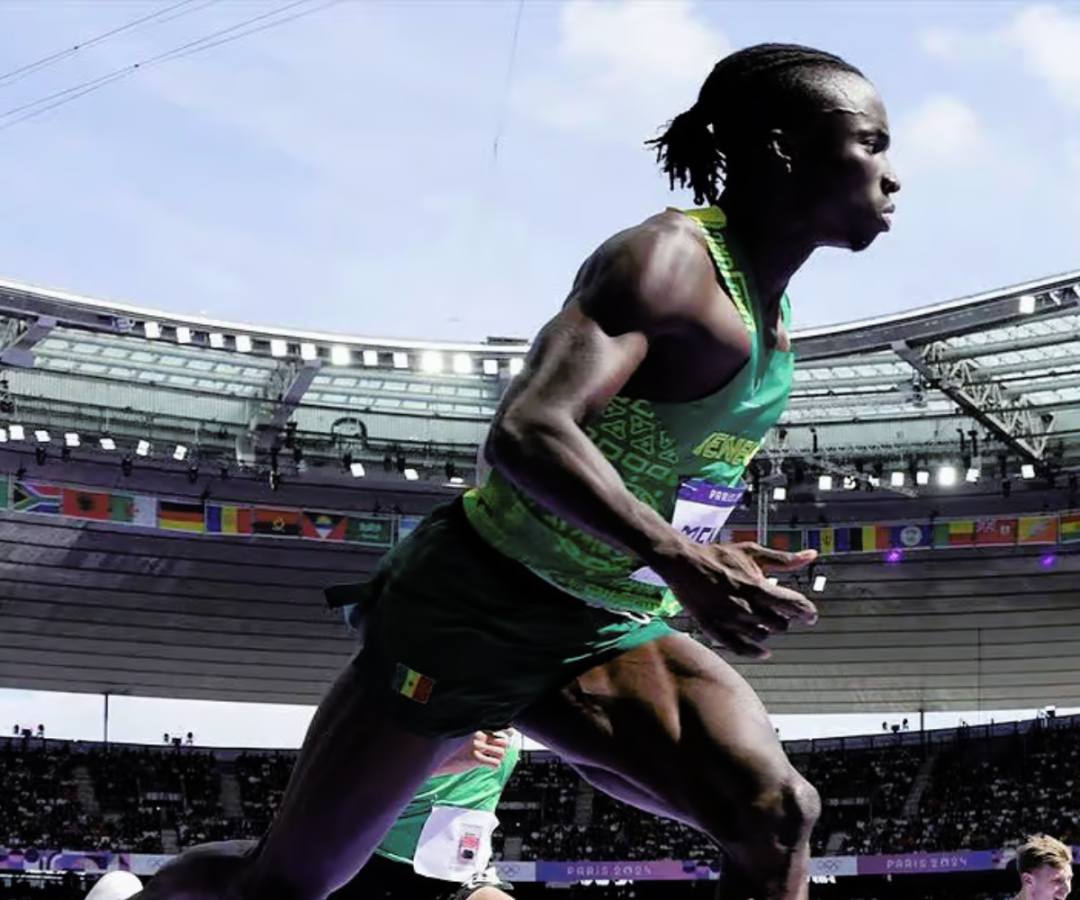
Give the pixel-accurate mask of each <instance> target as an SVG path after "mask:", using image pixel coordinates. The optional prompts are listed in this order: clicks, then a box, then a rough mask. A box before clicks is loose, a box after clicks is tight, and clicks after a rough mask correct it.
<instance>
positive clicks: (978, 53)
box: [0, 0, 1080, 745]
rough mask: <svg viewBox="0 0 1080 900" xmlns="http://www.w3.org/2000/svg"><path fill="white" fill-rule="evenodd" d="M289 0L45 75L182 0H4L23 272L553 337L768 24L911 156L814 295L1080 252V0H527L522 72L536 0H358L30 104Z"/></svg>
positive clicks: (115, 47) (821, 298)
mask: <svg viewBox="0 0 1080 900" xmlns="http://www.w3.org/2000/svg"><path fill="white" fill-rule="evenodd" d="M288 2H289V0H275V2H262V0H242V2H241V0H233V2H229V0H221V2H210V0H197V2H192V3H190V4H189V5H188V6H187V7H184V8H182V9H179V10H176V11H175V12H174V13H173V14H172V15H174V16H175V17H174V18H172V19H171V20H170V21H167V22H162V23H160V24H158V25H156V26H155V27H149V26H148V27H144V28H140V29H134V30H132V31H130V32H128V33H125V34H123V35H121V36H119V37H117V38H115V39H111V40H108V41H104V42H102V43H100V44H98V45H96V46H94V47H91V48H88V49H86V50H83V51H79V52H78V53H75V54H72V55H70V56H69V57H67V58H65V59H63V60H62V61H61V62H60V63H59V64H57V65H55V66H51V67H48V68H45V69H43V70H41V71H39V72H36V73H34V74H33V75H32V76H31V77H26V78H21V79H17V80H10V79H5V78H3V77H2V73H3V72H8V71H10V70H13V69H16V68H18V67H20V66H23V65H26V64H29V63H33V62H34V61H36V60H38V59H40V58H42V57H44V56H46V55H49V54H52V53H55V52H57V51H61V50H64V49H65V48H67V47H70V46H73V45H75V44H79V43H81V42H84V41H86V40H87V39H89V38H92V37H93V36H95V35H97V34H99V33H101V32H103V31H106V30H108V29H109V28H112V27H116V26H118V25H121V24H123V23H125V22H128V21H130V20H132V19H135V18H137V17H138V16H140V15H146V14H148V13H150V12H153V11H154V10H160V9H164V8H165V7H166V6H167V5H168V4H167V3H144V2H140V0H102V2H99V0H48V2H43V0H5V2H3V3H0V197H2V198H3V205H2V206H0V275H3V276H6V277H11V278H20V279H23V280H26V281H30V282H34V283H37V284H42V285H50V286H55V287H62V288H66V289H69V290H73V291H76V292H79V293H83V294H89V295H93V296H100V297H105V298H111V299H115V300H119V301H126V302H130V303H136V304H140V305H147V306H153V307H159V308H161V309H164V310H169V311H173V312H178V313H183V312H187V313H206V314H209V315H212V316H215V317H218V318H224V319H235V320H239V321H246V322H252V323H257V324H268V325H269V324H273V325H285V326H296V327H305V328H312V329H320V330H321V329H326V330H335V331H342V332H346V333H350V334H354V335H367V336H405V337H414V338H433V339H479V338H483V337H485V336H487V335H515V336H526V337H527V336H529V335H531V334H532V333H533V332H534V331H535V330H536V328H537V327H538V326H539V325H540V324H541V323H542V322H543V321H544V320H545V319H546V318H547V317H548V316H550V315H551V313H552V312H553V311H554V310H555V309H557V308H558V306H559V304H560V303H561V301H562V298H563V296H564V294H565V291H566V288H567V286H568V284H569V282H570V280H571V278H572V277H573V274H574V272H575V271H576V269H577V266H578V265H579V263H580V261H581V260H582V258H583V257H584V256H585V255H586V254H588V253H589V252H590V251H591V250H592V249H593V248H594V247H595V246H596V244H597V243H598V242H600V241H601V240H603V239H604V238H605V237H607V236H608V235H609V234H611V233H612V232H614V231H616V230H618V229H620V228H623V227H625V226H627V225H630V224H632V223H634V222H636V221H639V220H640V219H642V218H644V217H646V216H648V215H650V214H652V213H653V212H655V211H656V210H658V209H661V208H663V207H664V206H665V205H667V204H669V203H676V204H680V203H681V204H683V205H685V204H688V203H689V202H690V198H689V197H687V196H686V195H685V194H681V195H679V194H677V195H672V194H670V193H669V192H668V190H667V185H666V182H665V181H664V179H663V178H662V176H661V175H660V173H659V171H658V170H657V169H656V167H655V165H654V163H653V160H652V158H651V156H650V155H649V154H648V153H647V152H646V151H645V150H644V149H643V147H642V141H643V140H644V139H646V138H648V137H650V136H652V135H653V134H654V133H655V130H656V129H657V127H658V126H660V125H662V124H663V122H664V121H665V120H667V119H669V118H670V117H671V116H673V115H674V114H676V113H677V112H679V111H681V110H682V109H684V108H686V107H687V106H689V105H690V104H691V103H692V102H693V100H694V98H695V95H696V91H697V88H698V86H699V85H700V83H701V81H702V80H703V78H704V77H705V75H706V74H707V73H708V71H709V69H710V67H711V66H712V65H713V63H714V62H715V61H716V60H717V59H718V58H719V57H720V56H722V55H723V54H724V53H726V52H728V51H730V50H731V49H732V48H737V47H740V46H745V45H747V44H751V43H755V42H759V41H766V40H772V41H796V42H802V43H808V44H812V45H816V46H819V47H821V48H823V49H827V50H831V51H833V52H836V53H839V54H841V55H843V56H845V57H847V58H848V59H850V60H851V61H852V62H853V63H855V64H856V65H858V66H860V67H861V68H863V69H864V70H865V71H866V72H867V73H868V74H869V75H870V77H871V78H872V80H874V81H875V83H876V84H877V85H878V87H879V89H880V90H881V92H882V94H883V96H884V98H885V101H886V104H887V107H888V109H889V111H890V116H891V118H892V121H893V128H894V135H895V141H894V143H895V152H894V154H893V155H894V161H895V164H896V166H897V169H898V171H899V174H900V176H901V179H902V180H903V182H904V189H903V191H902V192H901V194H900V195H899V197H898V206H899V209H898V213H897V216H896V219H895V223H894V225H895V227H894V231H893V233H892V234H890V235H887V236H885V237H884V238H882V239H881V240H879V242H878V243H877V244H876V245H875V246H874V247H872V248H871V249H870V250H869V251H867V252H866V253H864V254H861V255H859V256H857V257H856V256H851V255H850V254H845V253H840V252H830V253H823V254H821V255H820V256H818V257H817V258H815V259H814V260H813V261H812V263H811V264H810V265H809V266H808V267H807V269H806V270H804V272H803V273H802V274H800V276H799V277H798V279H797V280H796V282H795V283H794V284H793V286H792V292H791V293H792V296H793V300H794V307H795V315H796V319H797V321H798V323H799V324H800V325H804V326H809V325H820V324H825V323H830V322H840V321H846V320H851V319H855V318H863V317H866V316H869V315H875V314H884V313H888V312H894V311H898V310H903V309H908V308H912V307H914V306H918V305H923V304H927V303H932V302H938V301H942V300H948V299H951V298H953V297H956V296H960V295H964V294H969V293H974V292H977V291H980V290H985V289H990V288H994V287H999V286H1003V285H1007V284H1012V283H1016V282H1019V281H1023V280H1026V279H1029V278H1037V277H1041V276H1044V275H1048V274H1052V273H1056V272H1062V271H1069V270H1075V269H1080V240H1078V238H1077V236H1078V235H1080V5H1068V6H1067V5H1064V4H1063V5H1060V6H1056V7H1055V6H1052V5H1039V4H1023V3H1009V2H995V3H977V2H974V0H961V2H956V3H946V2H918V0H892V2H889V0H871V2H862V3H858V2H854V0H850V2H833V3H830V2H821V0H814V2H811V0H790V2H780V0H753V2H745V3H739V2H730V3H728V2H708V3H706V2H696V3H695V2H692V0H655V2H625V0H610V2H601V0H565V2H561V0H526V3H525V6H524V8H523V13H522V17H521V24H520V31H519V42H518V52H517V56H516V65H515V67H514V73H513V78H512V79H511V80H509V81H508V79H507V71H508V61H509V57H510V47H511V36H512V34H513V27H514V22H515V18H516V14H517V2H516V0H471V2H457V0H388V2H379V0H365V2H360V0H353V2H349V0H346V2H342V3H338V4H336V5H334V6H331V7H329V8H326V9H324V10H322V11H321V12H316V13H315V14H313V15H310V16H307V17H306V18H302V19H297V20H295V21H293V22H290V23H287V24H284V25H282V26H280V27H277V28H271V29H268V30H266V31H264V32H262V33H259V34H256V35H253V36H251V37H250V38H247V39H245V40H239V41H235V42H233V43H229V44H226V45H223V46H221V47H218V48H215V49H212V50H209V51H207V52H205V53H201V54H197V55H193V56H190V57H188V58H185V59H182V60H179V61H173V62H167V63H164V64H161V65H157V66H150V67H145V68H142V69H140V70H139V71H138V72H137V73H136V74H135V75H133V76H132V77H130V78H125V79H122V80H119V81H117V82H115V83H113V84H110V85H108V86H106V87H105V88H104V89H102V90H100V91H96V92H94V93H92V94H88V95H87V96H85V97H83V98H81V99H79V100H77V101H75V102H72V103H70V104H67V105H64V106H61V107H58V108H57V109H55V110H53V111H52V112H50V113H48V114H46V115H42V116H40V117H37V118H33V119H29V120H27V121H23V122H18V123H15V124H12V123H13V121H14V119H16V118H17V116H12V115H7V113H9V112H10V111H12V110H15V109H17V108H19V107H21V106H23V105H24V104H28V103H32V102H34V101H37V100H40V99H41V98H43V97H47V96H49V95H51V94H53V93H55V92H57V91H62V90H66V89H68V88H71V87H72V86H75V85H78V84H80V83H83V82H85V81H87V80H89V79H93V78H96V77H99V76H101V75H104V74H107V73H109V72H112V71H115V70H120V69H123V68H124V67H126V66H129V65H131V64H132V63H135V62H139V61H141V60H144V59H149V58H152V57H154V56H156V55H158V54H160V53H162V52H165V51H167V50H170V49H173V48H175V47H178V46H181V45H183V44H185V43H187V42H189V41H192V40H195V39H198V38H203V37H205V36H207V35H209V34H212V33H214V32H216V31H219V30H221V29H224V28H228V27H229V26H231V25H234V24H236V23H239V22H242V21H244V20H247V19H250V18H252V17H253V16H256V15H260V14H262V13H265V12H270V11H272V10H275V9H278V8H281V7H283V6H285V5H286V3H288ZM321 5H323V2H322V0H311V2H310V3H309V4H307V5H306V6H305V5H303V4H301V5H300V6H296V7H294V8H293V9H292V10H291V11H289V12H287V13H285V14H289V15H291V14H292V12H298V11H306V10H307V9H308V8H310V9H316V8H317V7H319V6H321ZM179 12H183V13H186V14H185V15H177V13H179ZM283 15H284V14H283ZM500 122H502V123H503V125H504V127H503V128H502V138H501V141H500V145H499V146H500V149H499V154H498V160H497V163H496V162H495V160H494V159H493V153H492V146H493V141H494V138H495V136H496V133H497V131H498V130H499V129H498V123H500ZM98 702H99V701H98V700H97V699H96V698H75V699H71V698H66V699H65V698H62V697H52V698H48V697H43V696H42V695H35V694H22V693H18V692H15V693H11V692H4V693H3V696H2V697H0V713H2V712H6V713H8V714H9V718H10V719H12V720H13V721H14V720H18V721H22V722H23V724H29V723H30V722H31V721H32V722H34V723H35V724H36V722H37V721H40V720H41V719H45V720H46V721H47V722H49V723H50V731H51V733H62V732H64V731H65V730H66V732H67V733H69V734H71V735H72V736H74V735H75V734H78V735H79V736H83V737H88V736H96V734H97V733H98V732H97V730H96V729H97V724H98V718H97V717H98V715H99V711H98V708H97V703H98ZM124 702H125V703H128V704H130V705H131V708H130V711H129V712H128V713H124V712H123V711H121V710H119V709H118V710H117V711H116V715H117V716H118V719H117V723H116V727H117V729H119V730H120V733H118V734H115V735H114V736H115V737H117V738H118V739H129V740H131V739H139V740H154V739H155V735H156V734H157V733H158V732H161V731H163V730H180V729H186V728H191V727H193V728H194V729H195V730H196V732H198V733H199V734H200V735H203V736H205V737H206V739H208V740H212V741H213V742H214V743H225V744H228V743H234V742H235V738H234V737H233V733H234V731H235V729H236V723H237V722H238V721H241V720H240V719H238V718H237V717H236V716H235V715H234V713H233V711H232V710H231V709H230V708H229V707H214V706H211V705H207V704H198V705H181V706H175V705H169V704H167V703H154V704H153V708H154V709H155V710H156V712H155V713H154V715H153V716H151V715H150V714H149V713H148V712H147V709H148V707H146V706H144V705H140V704H142V703H144V701H137V700H129V701H124ZM121 705H122V704H121ZM309 715H310V710H304V709H290V710H284V709H282V708H280V707H277V708H273V709H265V710H255V709H252V710H249V713H248V716H246V717H244V719H243V726H242V731H243V733H244V734H247V735H249V736H252V737H251V738H250V739H251V740H253V742H254V743H256V744H278V745H295V743H297V742H298V741H299V739H300V735H301V733H302V730H303V727H304V724H305V723H306V719H307V716H309ZM125 716H126V718H125ZM875 718H877V717H870V718H869V719H867V720H866V721H865V723H863V722H861V721H860V723H859V724H855V723H854V722H853V721H851V720H849V721H847V722H846V723H844V722H839V721H832V722H831V723H830V722H826V721H825V719H829V720H834V719H837V717H825V719H822V720H818V721H816V722H815V723H813V724H805V723H804V724H805V728H807V729H810V731H808V732H807V731H804V730H803V728H804V724H800V725H798V726H796V725H795V724H791V726H790V727H791V729H794V730H788V727H789V726H788V725H785V726H784V728H785V736H788V737H796V736H798V735H800V734H803V733H814V732H816V733H822V732H828V731H830V730H835V729H847V730H852V729H853V730H856V731H861V730H865V729H867V728H870V729H871V730H873V728H875V727H876V726H875V724H874V722H873V721H871V720H872V719H875ZM59 720H65V721H67V722H69V723H70V724H69V725H68V726H66V728H65V726H62V725H60V722H59ZM174 720H175V721H174ZM123 722H127V723H129V724H122V723H123ZM953 722H955V715H954V716H952V717H951V719H950V720H949V724H952V723H953ZM79 723H83V724H79ZM170 723H171V724H170ZM255 723H259V724H258V726H257V727H256V724H255ZM943 723H944V722H943ZM230 729H233V730H232V731H230Z"/></svg>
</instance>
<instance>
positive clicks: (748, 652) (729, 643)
mask: <svg viewBox="0 0 1080 900" xmlns="http://www.w3.org/2000/svg"><path fill="white" fill-rule="evenodd" d="M766 637H768V635H767V634H766ZM763 639H764V638H763ZM718 640H719V641H720V643H721V644H723V645H724V646H725V647H727V648H728V649H729V650H730V651H731V652H732V653H735V654H737V655H738V656H744V657H746V658H747V659H761V660H764V659H768V658H769V657H770V656H772V651H771V650H770V649H769V648H768V647H766V646H765V645H764V644H761V643H758V642H757V641H754V640H752V639H751V638H749V637H747V636H746V635H744V634H742V633H740V632H736V631H732V632H728V633H727V634H725V635H723V636H722V637H720V638H718Z"/></svg>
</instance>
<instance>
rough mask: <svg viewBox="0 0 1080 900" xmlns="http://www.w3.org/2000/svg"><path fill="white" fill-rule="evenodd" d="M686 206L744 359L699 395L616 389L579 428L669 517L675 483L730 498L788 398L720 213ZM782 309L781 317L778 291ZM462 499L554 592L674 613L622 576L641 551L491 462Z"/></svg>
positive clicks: (660, 592) (788, 364) (784, 371)
mask: <svg viewBox="0 0 1080 900" xmlns="http://www.w3.org/2000/svg"><path fill="white" fill-rule="evenodd" d="M686 215H688V216H690V217H691V218H692V219H694V221H695V222H697V224H698V226H699V227H700V228H701V231H702V234H703V236H704V238H705V242H706V245H707V246H708V248H709V253H710V255H711V256H712V260H713V263H714V265H715V267H716V272H717V277H718V278H719V279H720V281H721V283H722V284H723V286H724V287H725V288H726V290H727V293H728V295H729V296H730V297H731V299H732V301H733V302H734V303H735V306H736V307H737V309H738V311H739V314H740V316H741V317H742V320H743V322H744V323H745V325H746V328H747V330H748V331H749V332H750V336H751V339H752V340H751V351H750V359H749V360H748V361H747V363H746V365H745V366H744V367H743V368H742V369H740V370H739V372H738V373H737V374H736V375H735V377H734V378H732V379H731V381H730V382H728V384H727V385H725V386H724V387H723V388H721V389H720V390H719V391H717V392H716V393H715V394H712V395H710V396H708V397H705V398H702V399H700V400H695V401H691V402H688V403H660V402H656V401H650V400H632V399H630V398H627V397H615V398H614V399H613V400H612V401H611V402H610V403H609V404H608V406H607V408H606V409H605V411H604V414H603V416H602V418H601V419H600V420H599V421H598V422H596V423H595V424H593V425H590V426H589V427H587V428H586V429H585V430H586V433H587V434H588V436H589V438H590V439H591V440H592V441H593V442H594V443H595V444H596V446H597V447H598V448H599V449H600V451H601V452H602V453H603V454H604V456H605V457H606V458H607V459H608V460H609V461H610V462H611V464H612V465H614V466H615V468H616V469H617V470H618V472H619V475H620V476H621V477H622V479H623V481H624V482H625V483H626V486H627V488H628V489H629V490H630V491H631V492H632V493H633V494H634V496H635V497H637V498H638V499H639V500H641V501H642V502H644V503H647V504H648V505H649V506H651V507H652V508H653V509H655V510H657V512H659V513H660V514H661V515H662V516H664V517H665V518H667V519H668V521H672V516H673V513H674V512H675V506H676V500H677V499H678V497H679V496H680V487H681V486H686V485H688V484H690V485H701V484H704V485H707V486H708V485H712V486H716V487H717V488H733V489H735V490H733V491H732V492H730V495H731V497H734V498H735V499H737V497H738V492H739V491H740V490H741V486H742V485H743V473H744V472H745V470H746V467H747V466H748V465H749V463H750V461H751V460H752V459H753V457H754V455H755V454H756V453H757V451H758V450H759V449H760V447H761V444H762V442H763V440H764V438H765V435H766V433H767V432H768V430H769V429H770V428H771V427H772V426H773V425H775V424H776V422H777V420H778V419H779V418H780V416H781V414H782V413H783V412H784V410H785V408H786V407H787V401H788V397H789V396H790V394H791V386H792V380H793V377H794V367H795V357H794V354H793V353H792V352H791V351H784V350H779V349H775V348H769V347H767V346H766V344H765V334H764V333H765V328H764V327H762V323H759V322H758V321H757V319H756V317H755V310H757V309H760V304H757V303H754V302H753V299H752V294H751V290H752V286H751V281H750V278H749V277H748V275H747V274H746V273H744V272H743V271H741V270H740V268H739V266H738V265H737V261H736V258H735V256H734V255H733V253H732V243H733V242H732V239H731V236H730V235H728V234H726V233H725V229H726V225H727V219H726V217H725V216H724V213H723V212H722V211H721V210H720V209H718V208H716V207H708V208H705V209H699V210H691V211H688V212H686ZM781 315H782V317H783V321H784V324H785V325H786V326H789V324H790V317H791V312H790V305H789V303H788V299H787V297H786V296H785V297H784V298H783V300H782V301H781ZM464 501H465V510H466V513H467V515H468V517H469V521H470V522H471V523H472V525H473V527H474V528H475V529H476V531H477V532H478V533H479V534H480V536H481V537H482V538H483V539H484V540H485V541H487V542H488V543H489V544H491V545H492V546H493V547H495V548H496V549H497V550H499V551H500V552H502V553H503V554H505V555H506V556H509V557H510V558H512V559H515V560H517V561H519V562H521V563H522V564H524V565H525V566H526V567H528V568H529V569H531V570H532V571H533V572H535V573H536V574H537V575H539V576H540V577H541V578H543V579H544V580H546V581H548V582H549V583H551V584H553V585H555V586H556V587H558V588H560V589H562V590H563V591H565V592H567V593H569V594H572V595H573V596H575V597H578V598H580V599H581V600H584V601H585V602H587V603H591V604H594V605H599V606H603V607H606V608H608V609H611V610H616V611H624V612H629V613H644V614H658V615H674V614H675V613H676V612H678V610H679V604H678V602H677V601H676V600H675V598H674V596H673V595H672V593H671V592H670V591H669V590H667V589H665V588H664V587H663V585H662V584H650V583H643V582H641V581H638V580H635V579H634V578H631V575H632V574H634V573H635V572H636V571H637V570H639V569H640V568H641V566H642V563H641V561H640V560H638V559H635V558H633V557H631V556H628V555H627V554H625V553H623V552H621V551H620V550H617V549H616V548H614V547H611V546H610V545H608V544H606V543H605V542H603V541H601V540H599V539H598V538H595V537H593V536H592V535H590V534H587V533H586V532H583V531H581V530H580V529H578V528H576V527H575V526H573V525H571V524H570V523H569V522H567V521H565V520H563V519H560V518H559V517H558V516H556V515H554V514H553V513H551V512H550V511H549V510H547V509H545V508H544V507H543V506H541V505H540V504H539V503H538V502H537V501H535V500H534V499H532V498H531V497H528V496H526V495H525V494H523V493H522V492H521V491H519V490H518V489H517V488H516V487H515V486H514V485H513V484H512V483H511V482H510V481H509V480H508V479H507V478H505V477H504V476H503V475H501V474H500V473H499V472H498V471H497V470H492V471H491V472H489V473H488V476H487V479H486V481H485V483H484V484H483V485H482V486H481V487H479V488H474V489H473V490H471V491H469V492H467V493H466V494H465V497H464ZM729 501H730V502H733V501H731V498H730V497H729ZM684 530H685V529H684Z"/></svg>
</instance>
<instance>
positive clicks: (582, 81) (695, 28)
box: [526, 0, 731, 139]
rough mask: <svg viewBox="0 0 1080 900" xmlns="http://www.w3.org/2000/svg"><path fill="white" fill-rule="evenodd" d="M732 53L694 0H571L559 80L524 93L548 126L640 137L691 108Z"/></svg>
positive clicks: (562, 21) (562, 31)
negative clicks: (711, 75)
mask: <svg viewBox="0 0 1080 900" xmlns="http://www.w3.org/2000/svg"><path fill="white" fill-rule="evenodd" d="M730 52H731V45H730V43H729V42H728V40H727V38H726V37H725V36H724V34H723V33H721V32H720V31H719V30H717V29H715V28H712V27H711V26H709V25H708V24H707V23H706V22H704V21H703V20H702V19H701V17H700V15H699V12H698V9H697V8H696V6H695V5H694V3H692V2H691V0H610V2H608V0H567V2H566V3H565V4H564V5H563V7H562V10H561V14H560V17H559V39H558V45H557V47H556V50H555V60H554V66H555V72H554V77H552V78H550V79H548V81H547V86H543V85H533V86H532V87H531V89H526V93H527V94H529V95H531V96H530V99H531V101H532V103H533V105H534V106H535V108H536V109H537V110H538V111H539V112H540V114H541V116H542V117H543V118H544V119H546V120H547V121H548V122H549V123H550V124H554V125H556V126H558V127H561V128H566V129H574V130H599V129H609V128H612V127H615V128H618V129H619V131H620V133H622V131H623V129H625V130H626V131H627V132H632V133H633V135H634V136H635V138H637V139H639V138H640V137H641V134H642V129H644V130H645V132H644V133H646V134H647V133H649V130H650V129H653V128H656V127H657V126H658V125H660V124H661V123H662V122H663V121H665V120H666V119H669V118H671V117H672V116H674V115H675V114H676V113H677V112H679V111H680V110H682V109H685V108H686V107H689V106H690V105H691V104H692V103H693V102H694V100H695V99H696V97H697V91H698V89H699V88H700V87H701V83H702V82H703V81H704V80H705V77H706V76H707V75H708V74H709V71H710V70H711V69H712V67H713V66H714V65H715V64H716V62H717V61H718V60H719V59H720V58H721V57H723V56H726V55H727V54H728V53H730ZM548 74H549V75H551V74H552V73H550V72H549V73H548Z"/></svg>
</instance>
